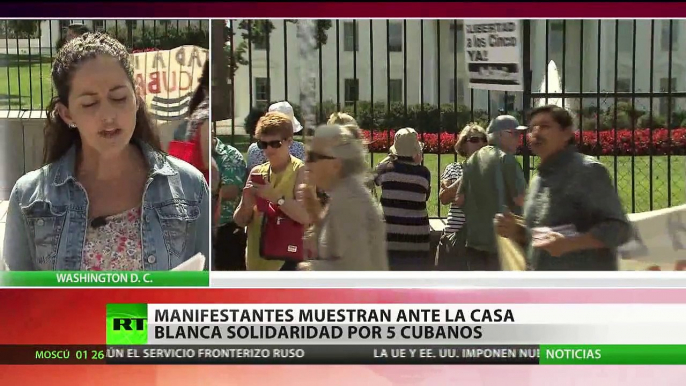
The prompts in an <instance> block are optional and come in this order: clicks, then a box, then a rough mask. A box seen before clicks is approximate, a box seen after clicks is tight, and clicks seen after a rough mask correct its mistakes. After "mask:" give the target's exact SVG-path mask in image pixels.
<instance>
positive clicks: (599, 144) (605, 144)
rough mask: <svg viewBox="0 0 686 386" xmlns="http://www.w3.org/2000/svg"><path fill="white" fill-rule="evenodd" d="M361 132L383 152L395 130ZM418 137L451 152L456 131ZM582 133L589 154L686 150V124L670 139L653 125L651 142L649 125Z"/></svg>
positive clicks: (432, 149) (580, 141)
mask: <svg viewBox="0 0 686 386" xmlns="http://www.w3.org/2000/svg"><path fill="white" fill-rule="evenodd" d="M363 133H364V136H365V138H366V139H367V140H369V141H371V144H370V145H369V151H371V152H375V153H386V152H388V148H389V147H390V146H391V145H392V144H393V136H394V135H395V130H390V131H388V130H384V131H376V130H375V131H374V133H373V135H372V133H371V132H370V131H369V130H363ZM615 133H616V134H615ZM420 137H421V141H422V142H424V151H425V153H433V154H452V153H454V152H455V150H454V146H455V141H456V140H457V136H456V135H455V134H450V133H441V134H440V135H439V134H432V133H427V134H421V133H420ZM582 137H583V138H580V135H579V133H577V134H576V143H577V147H578V148H579V151H581V152H582V153H586V154H592V155H615V154H616V155H650V154H653V155H664V154H672V155H685V154H686V128H677V129H672V130H671V139H670V132H669V131H668V130H667V129H653V130H652V143H651V139H650V137H651V130H650V129H635V130H633V131H632V130H630V129H620V130H606V131H584V132H583V133H582ZM615 137H616V138H615ZM523 138H524V137H523V136H522V138H520V141H519V148H518V149H517V154H521V153H522V152H523V150H524V145H523ZM651 148H652V151H651Z"/></svg>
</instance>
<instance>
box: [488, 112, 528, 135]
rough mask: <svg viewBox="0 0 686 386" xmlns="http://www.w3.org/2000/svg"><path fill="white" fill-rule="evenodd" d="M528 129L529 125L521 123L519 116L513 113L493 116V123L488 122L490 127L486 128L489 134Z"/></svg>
mask: <svg viewBox="0 0 686 386" xmlns="http://www.w3.org/2000/svg"><path fill="white" fill-rule="evenodd" d="M528 129H529V128H528V127H526V126H522V125H520V124H519V121H518V120H517V118H515V117H513V116H512V115H500V116H497V117H495V118H493V120H492V121H491V123H489V124H488V129H486V131H487V132H488V134H495V133H499V132H501V131H507V130H528Z"/></svg>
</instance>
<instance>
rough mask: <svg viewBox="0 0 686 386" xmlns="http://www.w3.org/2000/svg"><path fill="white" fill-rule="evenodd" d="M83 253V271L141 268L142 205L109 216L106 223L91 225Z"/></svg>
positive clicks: (132, 269) (137, 269) (135, 269)
mask: <svg viewBox="0 0 686 386" xmlns="http://www.w3.org/2000/svg"><path fill="white" fill-rule="evenodd" d="M82 256H83V257H82V262H81V269H82V270H84V271H139V270H142V269H143V260H142V245H141V208H140V207H138V208H133V209H129V210H127V211H126V212H123V213H120V214H116V215H113V216H108V217H107V220H106V223H105V225H103V226H99V227H92V226H89V227H88V230H87V231H86V245H85V247H84V249H83V255H82Z"/></svg>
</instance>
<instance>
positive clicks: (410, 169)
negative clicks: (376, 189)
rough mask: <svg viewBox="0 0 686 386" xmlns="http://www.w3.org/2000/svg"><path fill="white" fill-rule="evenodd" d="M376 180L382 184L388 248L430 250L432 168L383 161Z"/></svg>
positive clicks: (377, 170)
mask: <svg viewBox="0 0 686 386" xmlns="http://www.w3.org/2000/svg"><path fill="white" fill-rule="evenodd" d="M375 182H376V184H377V185H378V186H380V187H381V200H380V201H381V206H382V207H383V212H384V217H385V219H386V244H387V248H388V250H389V251H409V252H426V251H429V249H430V246H429V241H430V234H431V227H430V226H429V214H428V212H427V210H426V201H427V200H428V199H429V196H430V195H431V172H430V171H429V169H427V168H426V166H423V165H416V164H413V163H409V162H404V161H403V160H398V161H389V162H382V163H380V164H379V165H378V166H377V169H376V179H375Z"/></svg>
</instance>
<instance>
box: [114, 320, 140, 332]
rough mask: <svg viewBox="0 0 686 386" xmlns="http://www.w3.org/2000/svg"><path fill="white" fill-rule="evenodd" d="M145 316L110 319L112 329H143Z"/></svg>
mask: <svg viewBox="0 0 686 386" xmlns="http://www.w3.org/2000/svg"><path fill="white" fill-rule="evenodd" d="M143 322H145V318H116V319H112V323H113V326H112V328H113V330H114V331H121V330H124V331H143V330H145V328H144V327H143Z"/></svg>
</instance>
